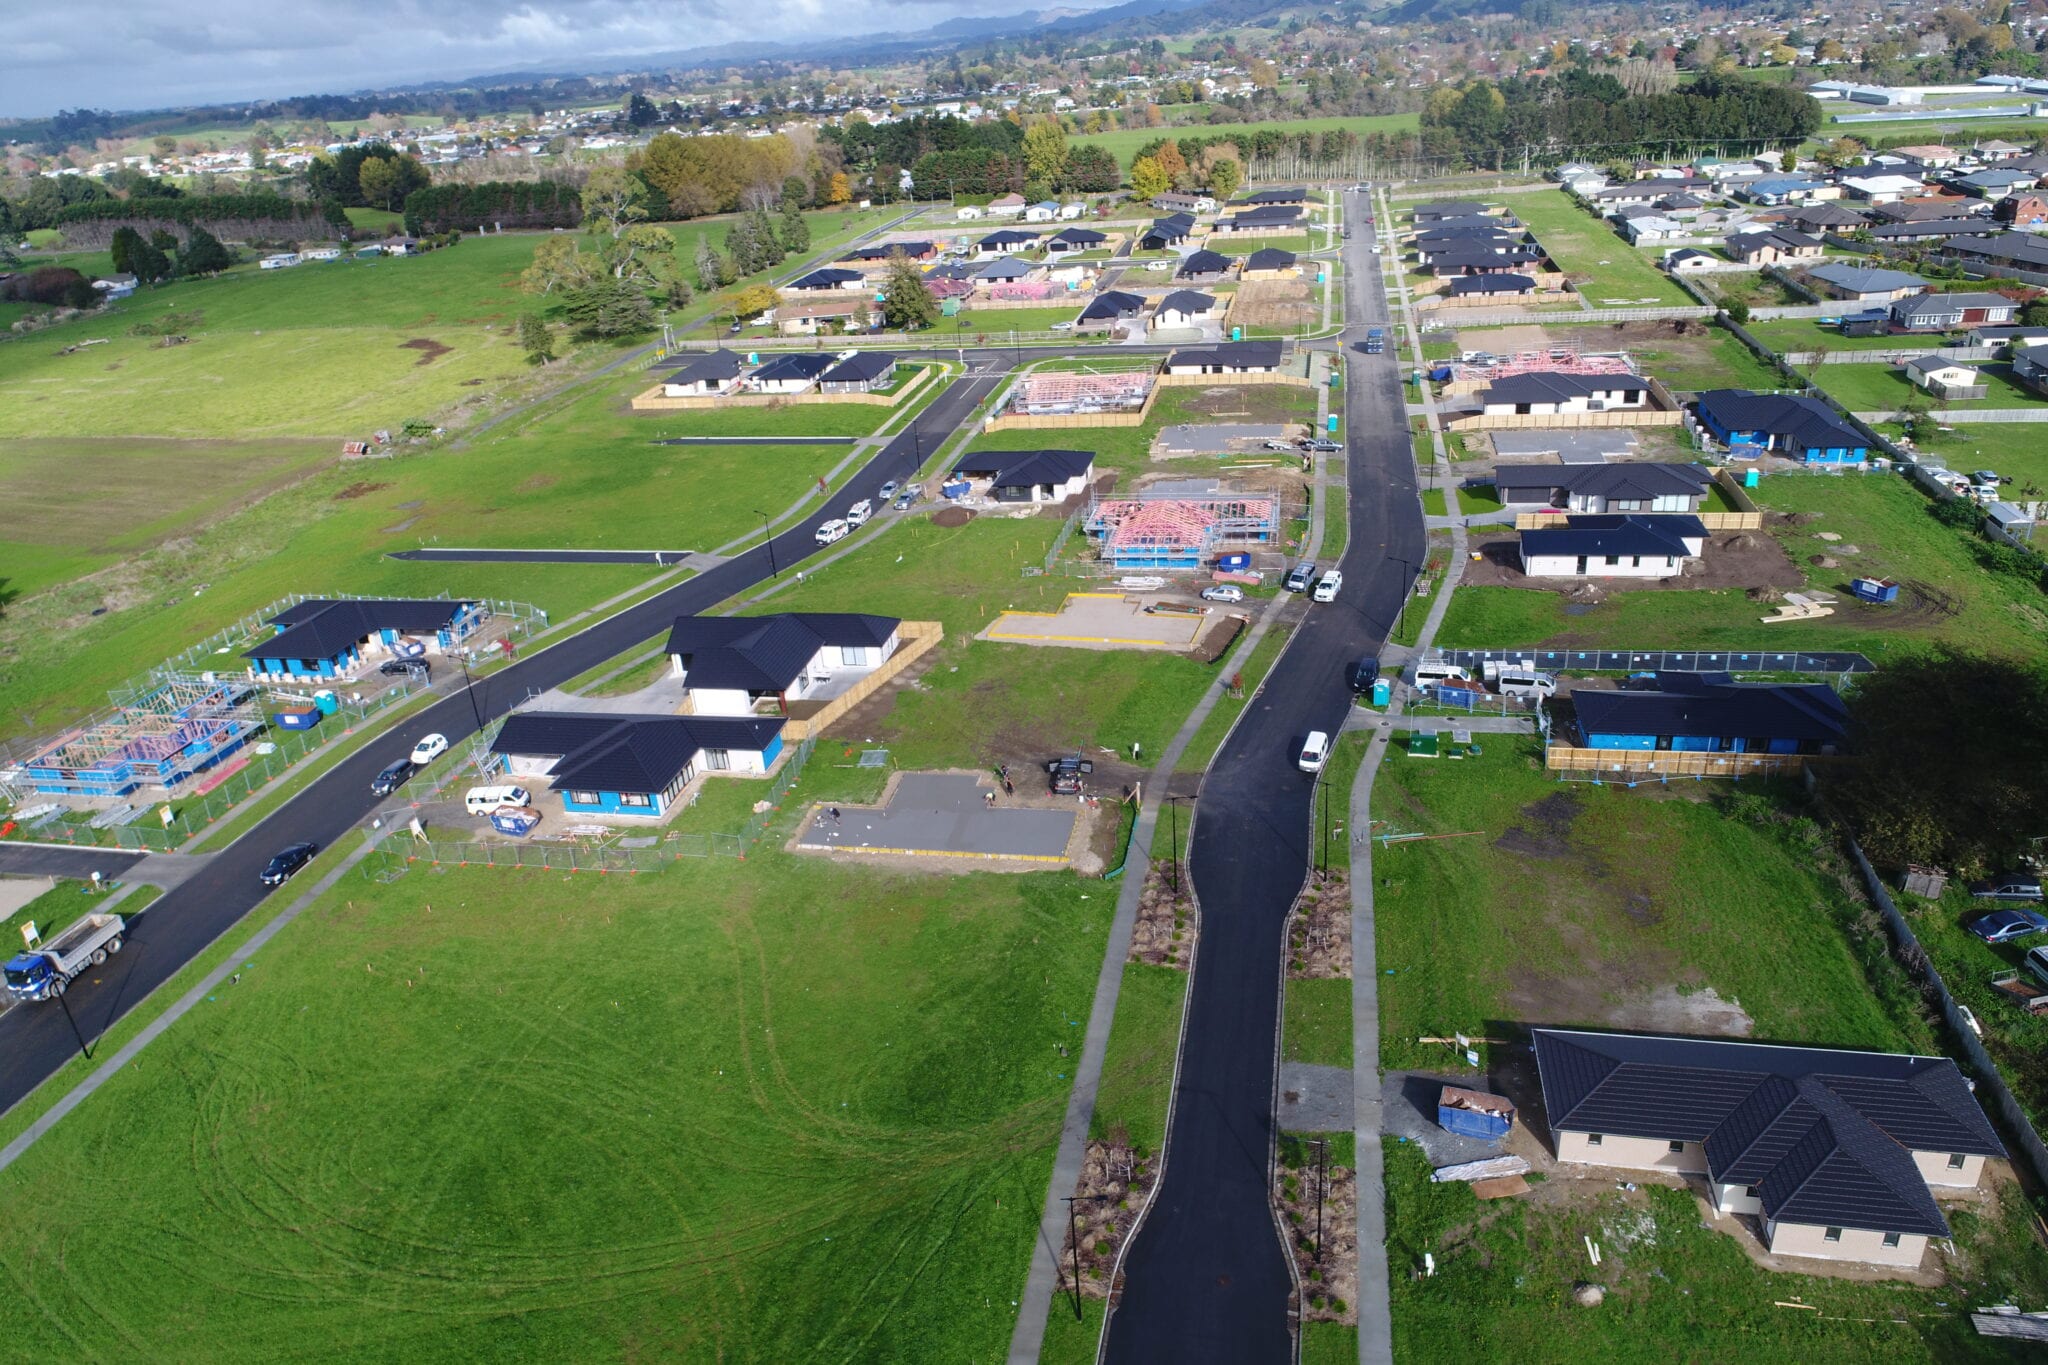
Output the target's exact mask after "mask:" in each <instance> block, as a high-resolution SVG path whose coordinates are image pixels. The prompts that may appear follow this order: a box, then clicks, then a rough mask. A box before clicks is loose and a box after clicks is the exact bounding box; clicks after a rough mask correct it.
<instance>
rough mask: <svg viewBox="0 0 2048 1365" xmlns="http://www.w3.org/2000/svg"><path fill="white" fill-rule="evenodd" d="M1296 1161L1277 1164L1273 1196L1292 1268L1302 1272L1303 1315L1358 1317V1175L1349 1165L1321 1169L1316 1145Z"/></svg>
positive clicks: (1312, 1317) (1312, 1318)
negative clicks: (1284, 1227)
mask: <svg viewBox="0 0 2048 1365" xmlns="http://www.w3.org/2000/svg"><path fill="white" fill-rule="evenodd" d="M1306 1156H1307V1159H1306V1160H1304V1161H1303V1162H1302V1164H1301V1165H1300V1166H1298V1167H1294V1168H1289V1167H1286V1166H1282V1167H1281V1168H1280V1169H1279V1171H1278V1172H1277V1176H1278V1179H1277V1181H1276V1183H1275V1185H1274V1189H1273V1201H1274V1203H1276V1204H1277V1205H1279V1208H1280V1217H1281V1219H1282V1221H1284V1222H1285V1223H1286V1225H1287V1237H1288V1243H1289V1245H1290V1246H1291V1247H1292V1249H1293V1251H1294V1265H1295V1270H1296V1273H1297V1274H1299V1275H1300V1277H1301V1293H1302V1297H1303V1298H1304V1299H1305V1300H1306V1302H1305V1303H1303V1304H1302V1316H1303V1317H1304V1318H1306V1319H1307V1320H1308V1321H1310V1322H1342V1323H1355V1322H1357V1321H1358V1216H1357V1214H1358V1180H1357V1173H1356V1172H1355V1171H1353V1170H1352V1169H1351V1168H1350V1167H1349V1166H1330V1167H1328V1168H1327V1170H1325V1168H1324V1167H1323V1166H1321V1165H1320V1164H1319V1163H1318V1162H1317V1160H1316V1149H1315V1148H1313V1147H1310V1148H1307V1149H1306ZM1318 1194H1320V1195H1321V1196H1322V1234H1323V1245H1322V1255H1321V1256H1320V1257H1318V1256H1317V1255H1316V1202H1317V1199H1316V1197H1317V1195H1318Z"/></svg>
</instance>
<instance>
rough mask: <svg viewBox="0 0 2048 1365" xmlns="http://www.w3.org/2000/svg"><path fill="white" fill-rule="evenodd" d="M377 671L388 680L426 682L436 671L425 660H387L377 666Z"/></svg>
mask: <svg viewBox="0 0 2048 1365" xmlns="http://www.w3.org/2000/svg"><path fill="white" fill-rule="evenodd" d="M377 671H378V672H379V673H382V674H383V675H384V676H385V677H387V678H418V679H419V680H420V681H421V682H425V681H426V680H427V678H428V676H429V675H430V674H432V673H433V671H434V670H433V669H432V668H431V667H429V666H428V664H427V661H426V660H425V659H386V660H385V661H384V662H383V663H381V664H378V665H377Z"/></svg>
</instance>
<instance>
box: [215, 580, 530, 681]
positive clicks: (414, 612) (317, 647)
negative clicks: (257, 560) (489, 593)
mask: <svg viewBox="0 0 2048 1365" xmlns="http://www.w3.org/2000/svg"><path fill="white" fill-rule="evenodd" d="M490 616H491V609H490V608H489V607H487V606H485V605H484V604H483V603H482V602H475V601H464V600H459V599H453V600H452V599H448V598H344V599H341V600H335V599H331V598H325V597H309V598H307V599H306V600H305V601H303V602H300V603H298V604H297V605H296V606H293V607H289V608H287V609H286V610H284V611H282V612H280V613H279V614H278V615H276V616H273V617H272V618H271V619H270V622H269V624H270V628H271V631H272V634H271V637H270V638H269V639H268V640H265V641H264V642H263V643H262V644H260V645H257V646H256V647H255V648H254V649H249V650H244V651H243V652H242V657H243V658H245V659H247V660H248V661H249V672H250V674H251V675H252V676H254V677H263V678H276V679H280V680H286V679H288V680H292V681H301V682H304V681H315V680H320V679H338V678H346V677H349V676H351V675H352V674H354V673H355V671H356V670H357V669H359V668H361V667H362V666H363V664H364V663H365V662H366V661H367V660H368V659H371V658H374V657H378V656H382V657H386V658H393V659H417V658H420V657H421V656H423V655H426V654H429V653H434V652H445V651H447V650H448V649H450V648H452V647H453V646H455V645H456V644H459V643H460V642H462V641H463V640H466V639H468V638H469V637H470V636H472V635H474V634H475V633H476V632H477V629H478V628H479V627H481V626H482V625H483V623H484V622H485V621H488V620H489V619H490Z"/></svg>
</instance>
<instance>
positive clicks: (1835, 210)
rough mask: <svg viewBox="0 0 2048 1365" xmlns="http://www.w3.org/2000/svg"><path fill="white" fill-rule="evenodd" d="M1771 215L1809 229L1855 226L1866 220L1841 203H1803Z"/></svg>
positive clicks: (1778, 219) (1780, 220)
mask: <svg viewBox="0 0 2048 1365" xmlns="http://www.w3.org/2000/svg"><path fill="white" fill-rule="evenodd" d="M1770 217H1772V218H1774V219H1776V220H1777V221H1779V222H1782V223H1797V224H1798V225H1799V226H1801V227H1803V228H1807V229H1812V228H1830V227H1846V228H1854V227H1858V226H1860V225H1861V224H1862V223H1863V222H1864V217H1863V215H1862V214H1860V213H1858V212H1857V211H1856V210H1854V209H1852V208H1846V207H1844V206H1843V205H1841V204H1833V203H1825V202H1824V203H1819V204H1802V205H1801V206H1799V207H1798V208H1796V209H1784V210H1781V211H1779V212H1777V213H1773V214H1771V215H1770Z"/></svg>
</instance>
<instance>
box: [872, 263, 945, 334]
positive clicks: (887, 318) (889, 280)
mask: <svg viewBox="0 0 2048 1365" xmlns="http://www.w3.org/2000/svg"><path fill="white" fill-rule="evenodd" d="M882 291H883V297H882V322H883V324H884V325H886V326H887V327H889V328H890V329H891V330H893V331H898V332H911V331H916V330H917V329H918V328H921V327H929V326H931V325H932V324H933V323H935V322H937V321H938V319H939V301H938V299H936V298H934V297H933V296H932V289H931V286H930V285H929V284H926V283H925V279H924V272H923V271H922V270H920V269H918V266H917V262H915V261H913V260H911V259H910V257H909V256H907V255H905V254H904V253H903V252H901V251H898V252H894V253H892V254H891V255H890V257H889V269H888V271H887V273H885V274H884V275H883V277H882Z"/></svg>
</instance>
